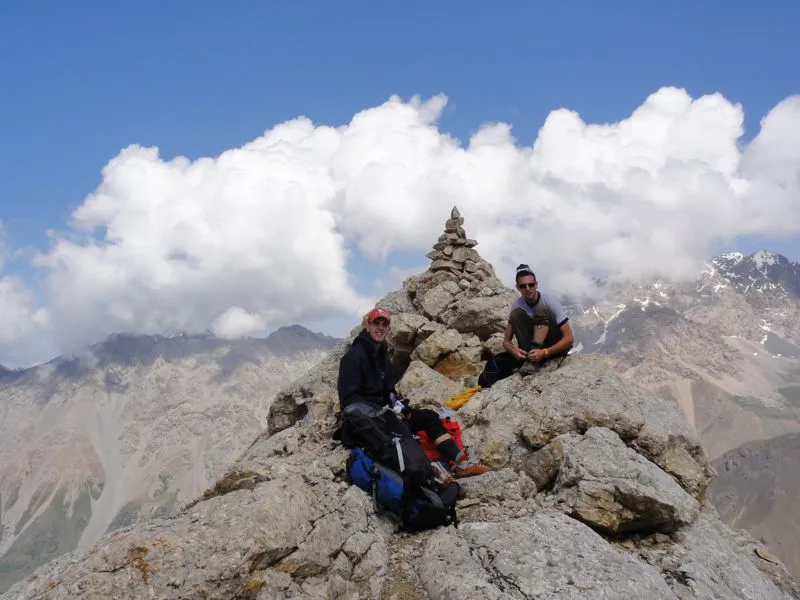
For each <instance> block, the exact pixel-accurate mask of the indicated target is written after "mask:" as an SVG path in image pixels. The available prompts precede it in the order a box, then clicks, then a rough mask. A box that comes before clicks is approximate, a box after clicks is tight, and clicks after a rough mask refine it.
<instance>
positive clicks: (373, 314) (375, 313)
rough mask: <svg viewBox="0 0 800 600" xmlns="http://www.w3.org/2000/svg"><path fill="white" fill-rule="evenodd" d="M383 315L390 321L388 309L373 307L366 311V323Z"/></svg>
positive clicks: (390, 316)
mask: <svg viewBox="0 0 800 600" xmlns="http://www.w3.org/2000/svg"><path fill="white" fill-rule="evenodd" d="M379 317H383V318H384V319H386V320H387V321H389V322H390V323H391V322H392V315H390V314H389V311H388V310H386V309H385V308H380V307H378V308H373V309H372V310H371V311H369V312H368V313H367V323H372V322H373V321H374V320H375V319H377V318H379Z"/></svg>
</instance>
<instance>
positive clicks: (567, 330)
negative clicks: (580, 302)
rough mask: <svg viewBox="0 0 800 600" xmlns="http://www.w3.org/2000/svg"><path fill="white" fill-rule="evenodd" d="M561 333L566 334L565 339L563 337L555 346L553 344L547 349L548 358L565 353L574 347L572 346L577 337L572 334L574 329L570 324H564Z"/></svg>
mask: <svg viewBox="0 0 800 600" xmlns="http://www.w3.org/2000/svg"><path fill="white" fill-rule="evenodd" d="M561 333H563V334H564V337H562V338H561V339H560V340H558V341H557V342H556V343H555V344H553V345H552V346H550V347H549V348H546V350H547V356H550V355H552V354H558V353H559V352H563V351H564V350H567V349H568V348H569V347H570V346H572V344H574V343H575V336H574V335H573V334H572V327H570V324H569V322H567V323H564V324H563V325H562V326H561Z"/></svg>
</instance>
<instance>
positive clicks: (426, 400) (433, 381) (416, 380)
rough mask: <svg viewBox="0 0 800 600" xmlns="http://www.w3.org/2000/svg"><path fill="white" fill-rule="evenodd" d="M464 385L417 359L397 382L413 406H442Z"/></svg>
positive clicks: (398, 387)
mask: <svg viewBox="0 0 800 600" xmlns="http://www.w3.org/2000/svg"><path fill="white" fill-rule="evenodd" d="M461 389H462V386H461V385H459V384H458V383H456V382H455V381H453V380H452V379H448V378H447V377H445V376H444V375H442V374H440V373H437V372H436V371H434V370H433V369H431V368H430V367H429V366H428V365H426V364H425V363H423V362H421V361H418V360H415V361H413V362H412V363H411V364H410V365H408V369H406V372H405V373H404V374H403V378H402V379H401V380H400V381H399V382H398V383H397V391H398V392H400V395H402V396H403V397H404V398H408V399H409V400H410V401H411V404H412V406H433V407H437V408H438V407H441V405H442V402H444V401H445V400H447V399H448V398H450V397H451V396H453V395H454V394H456V393H458V392H459V391H461Z"/></svg>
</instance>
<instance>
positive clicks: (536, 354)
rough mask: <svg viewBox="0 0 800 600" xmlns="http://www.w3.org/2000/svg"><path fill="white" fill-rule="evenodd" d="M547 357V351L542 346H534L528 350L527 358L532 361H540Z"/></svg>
mask: <svg viewBox="0 0 800 600" xmlns="http://www.w3.org/2000/svg"><path fill="white" fill-rule="evenodd" d="M545 358H547V352H545V351H544V350H543V349H542V348H536V349H534V350H531V351H530V352H528V360H530V361H532V362H540V361H542V360H544V359H545Z"/></svg>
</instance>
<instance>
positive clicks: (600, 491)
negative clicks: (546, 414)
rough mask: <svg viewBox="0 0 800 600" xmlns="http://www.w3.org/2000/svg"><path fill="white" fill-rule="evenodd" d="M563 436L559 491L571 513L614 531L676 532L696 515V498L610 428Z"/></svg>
mask: <svg viewBox="0 0 800 600" xmlns="http://www.w3.org/2000/svg"><path fill="white" fill-rule="evenodd" d="M558 440H560V441H561V443H562V447H563V457H564V458H563V463H562V465H561V468H560V469H559V473H558V478H557V479H556V482H555V486H554V494H555V497H556V498H557V500H558V501H559V506H560V508H561V509H562V510H564V511H565V512H567V513H568V514H569V515H571V516H573V517H575V518H577V519H579V520H580V521H583V522H584V523H586V524H588V525H590V526H591V527H593V528H595V529H597V530H600V531H605V532H608V533H613V534H617V533H620V532H631V531H646V532H652V531H661V532H672V531H675V530H676V529H677V528H678V527H680V526H681V525H686V524H688V523H691V522H692V521H693V520H694V519H695V517H696V516H697V513H698V511H699V508H700V506H699V504H698V502H697V500H695V499H694V498H693V497H692V496H691V495H689V494H688V493H687V492H686V491H685V490H684V489H683V488H682V487H681V486H680V485H679V484H678V483H677V481H675V479H673V478H672V477H671V476H670V475H668V474H667V473H665V472H664V471H662V470H661V469H659V468H658V467H657V466H656V465H655V464H653V463H651V462H650V461H649V460H647V459H646V458H644V457H643V456H641V455H640V454H638V453H637V452H636V451H635V450H632V449H631V448H628V447H627V446H626V445H625V444H624V443H623V442H622V440H621V439H620V438H619V436H618V435H617V434H616V433H614V432H613V431H611V430H610V429H606V428H604V427H591V428H590V429H589V430H588V431H587V432H586V433H585V434H584V435H582V436H581V435H575V434H570V435H562V436H560V437H559V438H558Z"/></svg>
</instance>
